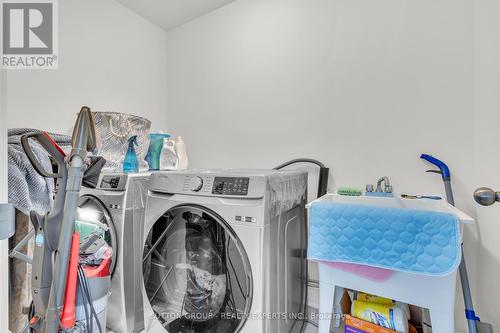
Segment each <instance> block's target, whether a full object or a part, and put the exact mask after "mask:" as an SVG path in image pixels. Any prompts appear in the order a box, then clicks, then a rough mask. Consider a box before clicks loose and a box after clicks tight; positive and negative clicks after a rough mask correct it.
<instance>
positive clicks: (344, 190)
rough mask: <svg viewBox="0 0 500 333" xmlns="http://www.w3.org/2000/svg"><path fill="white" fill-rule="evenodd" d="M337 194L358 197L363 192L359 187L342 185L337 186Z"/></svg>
mask: <svg viewBox="0 0 500 333" xmlns="http://www.w3.org/2000/svg"><path fill="white" fill-rule="evenodd" d="M337 194H340V195H345V196H352V197H359V196H360V195H362V194H363V191H361V190H360V189H359V188H355V187H347V186H342V187H339V188H338V189H337Z"/></svg>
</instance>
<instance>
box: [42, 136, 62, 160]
mask: <svg viewBox="0 0 500 333" xmlns="http://www.w3.org/2000/svg"><path fill="white" fill-rule="evenodd" d="M42 135H43V136H45V137H46V138H47V139H48V140H49V141H50V143H52V145H53V146H54V147H55V148H56V149H57V150H58V151H59V152H60V153H61V155H62V156H66V153H65V152H64V150H62V148H61V146H59V145H58V144H57V142H55V141H54V139H53V138H52V137H51V136H50V134H49V133H47V132H43V133H42Z"/></svg>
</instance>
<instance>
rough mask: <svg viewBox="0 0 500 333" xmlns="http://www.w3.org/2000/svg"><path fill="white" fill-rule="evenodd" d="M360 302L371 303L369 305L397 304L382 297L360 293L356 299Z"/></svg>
mask: <svg viewBox="0 0 500 333" xmlns="http://www.w3.org/2000/svg"><path fill="white" fill-rule="evenodd" d="M356 299H357V300H358V301H361V302H369V303H377V304H389V305H392V304H394V303H396V301H394V300H392V299H389V298H385V297H380V296H375V295H370V294H367V293H363V292H360V293H358V297H357V298H356Z"/></svg>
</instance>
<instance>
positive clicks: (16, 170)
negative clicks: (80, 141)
mask: <svg viewBox="0 0 500 333" xmlns="http://www.w3.org/2000/svg"><path fill="white" fill-rule="evenodd" d="M40 132H42V131H41V130H37V129H32V128H14V129H9V131H8V136H9V137H8V144H9V147H8V171H9V203H11V204H13V205H14V206H15V207H16V208H17V209H18V210H20V211H21V212H23V213H24V214H26V215H28V214H29V213H30V211H32V210H35V211H37V212H38V213H40V214H45V213H47V212H48V211H50V209H51V208H52V204H53V201H54V198H53V192H54V179H52V178H44V177H42V176H40V175H39V174H38V173H37V172H36V171H35V169H34V168H33V166H32V165H31V162H30V161H29V159H28V157H27V156H26V154H25V152H24V150H23V147H22V146H21V136H23V135H25V134H30V133H40ZM49 134H50V136H52V138H53V139H54V140H55V141H56V142H57V144H59V145H60V146H61V147H62V148H63V149H64V150H68V148H69V149H70V147H71V137H70V136H67V135H62V134H56V133H49ZM32 148H33V152H34V154H35V155H36V157H37V158H38V161H39V162H40V164H41V165H42V166H43V168H44V169H45V170H49V171H50V170H52V164H51V162H50V159H49V157H48V153H47V152H46V151H45V149H43V148H42V147H41V146H40V145H38V144H35V143H33V144H32ZM65 148H66V149H65Z"/></svg>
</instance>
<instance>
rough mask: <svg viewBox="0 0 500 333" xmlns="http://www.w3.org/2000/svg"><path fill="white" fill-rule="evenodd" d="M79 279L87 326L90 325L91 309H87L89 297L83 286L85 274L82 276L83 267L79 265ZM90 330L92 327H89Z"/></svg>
mask: <svg viewBox="0 0 500 333" xmlns="http://www.w3.org/2000/svg"><path fill="white" fill-rule="evenodd" d="M78 279H79V280H80V288H79V291H80V294H81V297H82V306H83V310H84V312H85V324H86V327H87V328H88V327H90V317H89V311H88V309H87V298H86V295H85V292H84V288H83V283H82V281H83V276H82V270H81V267H80V266H79V267H78ZM88 329H89V330H90V328H88Z"/></svg>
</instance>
